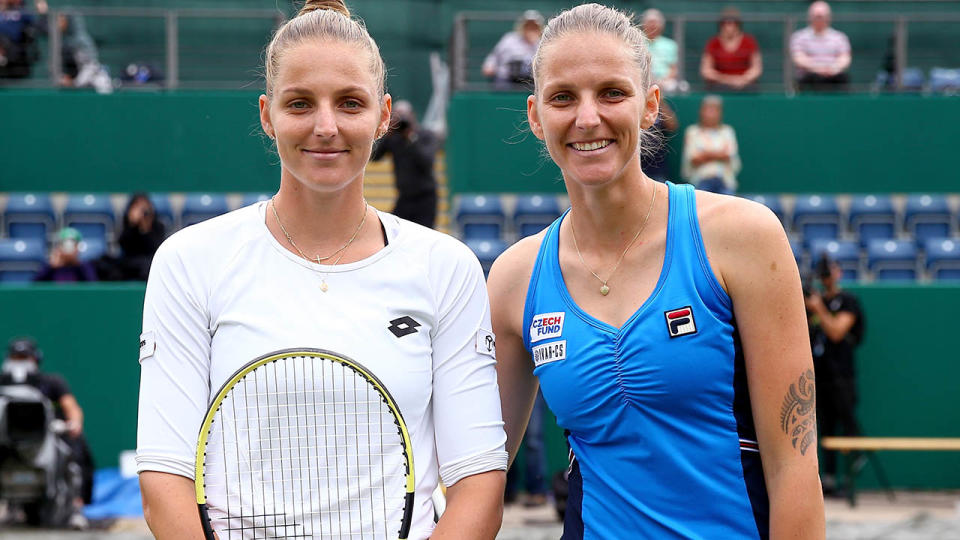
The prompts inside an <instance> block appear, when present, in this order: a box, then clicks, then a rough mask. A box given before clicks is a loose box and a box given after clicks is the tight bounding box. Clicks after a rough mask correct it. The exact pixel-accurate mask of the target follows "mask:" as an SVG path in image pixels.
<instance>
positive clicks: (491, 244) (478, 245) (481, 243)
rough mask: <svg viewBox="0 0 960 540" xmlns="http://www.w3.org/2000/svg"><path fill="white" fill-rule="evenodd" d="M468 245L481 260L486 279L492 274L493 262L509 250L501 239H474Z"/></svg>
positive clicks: (468, 241)
mask: <svg viewBox="0 0 960 540" xmlns="http://www.w3.org/2000/svg"><path fill="white" fill-rule="evenodd" d="M467 245H468V246H469V247H470V249H471V250H473V253H474V254H475V255H476V256H477V258H478V259H480V266H482V267H483V275H484V277H486V275H487V274H488V273H489V272H490V267H491V266H492V265H493V261H495V260H497V257H499V256H500V254H501V253H503V252H504V250H506V249H507V243H506V242H504V241H503V240H500V239H499V238H474V239H471V240H467Z"/></svg>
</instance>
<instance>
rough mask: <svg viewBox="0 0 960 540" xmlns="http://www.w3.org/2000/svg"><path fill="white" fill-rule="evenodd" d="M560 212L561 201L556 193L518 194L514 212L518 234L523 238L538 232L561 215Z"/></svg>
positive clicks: (514, 222)
mask: <svg viewBox="0 0 960 540" xmlns="http://www.w3.org/2000/svg"><path fill="white" fill-rule="evenodd" d="M560 213H561V212H560V203H559V202H558V201H557V197H556V196H555V195H551V194H542V195H517V206H516V209H515V210H514V212H513V225H514V228H515V229H516V231H517V236H518V237H519V238H523V237H526V236H530V235H533V234H537V233H538V232H540V231H542V230H543V229H545V228H547V227H548V226H550V224H551V223H553V222H554V220H556V219H557V218H558V217H560Z"/></svg>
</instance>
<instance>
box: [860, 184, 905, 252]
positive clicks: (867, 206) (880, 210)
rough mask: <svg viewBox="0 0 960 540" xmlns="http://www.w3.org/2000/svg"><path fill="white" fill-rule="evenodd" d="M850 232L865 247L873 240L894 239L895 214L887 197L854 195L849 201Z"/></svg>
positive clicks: (891, 202)
mask: <svg viewBox="0 0 960 540" xmlns="http://www.w3.org/2000/svg"><path fill="white" fill-rule="evenodd" d="M849 216H850V217H849V223H850V230H851V231H852V232H853V233H854V234H855V235H856V236H857V237H859V238H860V245H861V246H866V245H867V244H868V243H869V242H870V240H873V239H874V238H894V237H895V236H896V228H897V213H896V211H895V210H894V208H893V201H892V200H891V199H890V196H889V195H856V196H854V197H853V200H851V201H850V213H849Z"/></svg>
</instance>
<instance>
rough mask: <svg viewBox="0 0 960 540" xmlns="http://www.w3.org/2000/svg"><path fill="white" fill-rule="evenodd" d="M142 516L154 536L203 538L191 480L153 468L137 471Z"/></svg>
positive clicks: (160, 539) (170, 539) (175, 539)
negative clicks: (138, 472)
mask: <svg viewBox="0 0 960 540" xmlns="http://www.w3.org/2000/svg"><path fill="white" fill-rule="evenodd" d="M140 492H141V494H142V497H143V517H144V519H146V521H147V525H148V526H149V527H150V532H152V533H153V536H154V537H155V538H156V539H157V540H204V537H203V529H202V528H201V525H200V513H199V512H198V511H197V500H196V492H195V491H194V485H193V480H190V479H189V478H185V477H183V476H178V475H176V474H168V473H162V472H156V471H144V472H142V473H140Z"/></svg>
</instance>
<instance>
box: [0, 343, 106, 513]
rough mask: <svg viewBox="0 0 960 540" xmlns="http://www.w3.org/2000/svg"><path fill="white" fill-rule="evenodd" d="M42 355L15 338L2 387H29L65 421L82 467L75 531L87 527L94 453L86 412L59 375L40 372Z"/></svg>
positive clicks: (67, 438)
mask: <svg viewBox="0 0 960 540" xmlns="http://www.w3.org/2000/svg"><path fill="white" fill-rule="evenodd" d="M42 358H43V353H42V352H41V351H40V349H39V348H38V347H37V343H36V341H34V340H33V339H32V338H26V337H23V338H15V339H12V340H11V341H10V344H9V345H8V347H7V356H6V359H5V360H4V363H3V370H2V372H0V385H2V384H27V385H30V386H32V387H34V388H36V389H37V390H39V391H40V393H41V394H43V395H44V397H46V398H47V399H49V400H50V404H51V405H52V406H53V409H54V414H55V415H56V417H57V419H58V420H62V421H64V422H66V432H65V433H63V434H62V436H61V437H62V439H63V440H64V442H66V443H67V445H68V446H70V450H71V453H72V457H73V460H74V462H75V463H76V464H77V465H79V466H80V471H81V474H80V478H81V482H80V497H79V498H77V499H75V500H74V501H73V505H74V510H75V511H74V513H73V515H72V516H71V517H70V519H69V522H68V523H69V525H70V526H71V527H73V528H76V529H85V528H87V520H86V518H84V516H83V505H84V504H90V501H91V500H92V499H93V470H94V465H93V457H92V456H93V454H92V453H91V452H90V447H89V446H88V444H87V440H86V438H85V437H84V435H83V409H81V408H80V404H79V403H77V399H76V398H75V397H74V396H73V394H72V393H71V392H70V387H69V386H68V385H67V382H66V381H65V380H64V379H63V378H62V377H60V376H59V375H54V374H52V373H43V372H41V371H40V362H41V360H42Z"/></svg>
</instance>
